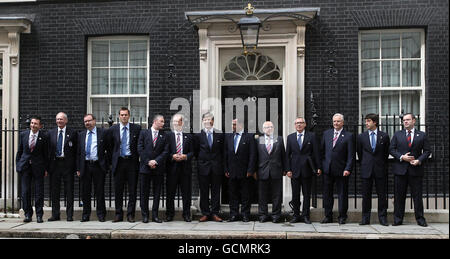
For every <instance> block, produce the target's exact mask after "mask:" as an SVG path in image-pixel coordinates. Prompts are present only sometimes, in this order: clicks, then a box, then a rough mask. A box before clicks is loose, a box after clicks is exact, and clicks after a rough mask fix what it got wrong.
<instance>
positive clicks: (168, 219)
mask: <svg viewBox="0 0 450 259" xmlns="http://www.w3.org/2000/svg"><path fill="white" fill-rule="evenodd" d="M165 221H166V222H170V221H173V216H167V217H166V220H165Z"/></svg>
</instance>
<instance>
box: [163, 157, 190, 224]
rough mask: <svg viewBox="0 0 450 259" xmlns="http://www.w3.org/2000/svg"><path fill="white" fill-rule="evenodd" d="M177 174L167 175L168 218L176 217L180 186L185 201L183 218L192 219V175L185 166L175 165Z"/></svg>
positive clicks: (170, 173)
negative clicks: (185, 169)
mask: <svg viewBox="0 0 450 259" xmlns="http://www.w3.org/2000/svg"><path fill="white" fill-rule="evenodd" d="M175 166H176V169H175V172H169V173H168V174H167V209H166V216H172V217H173V216H174V215H175V196H176V193H177V187H178V186H180V189H181V197H182V199H183V217H191V200H192V174H191V173H186V172H185V171H184V168H183V166H181V165H175Z"/></svg>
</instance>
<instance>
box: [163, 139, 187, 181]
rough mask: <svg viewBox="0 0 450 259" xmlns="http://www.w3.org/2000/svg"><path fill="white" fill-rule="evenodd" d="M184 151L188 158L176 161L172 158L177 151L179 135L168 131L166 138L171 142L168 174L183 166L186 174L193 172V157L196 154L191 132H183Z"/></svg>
mask: <svg viewBox="0 0 450 259" xmlns="http://www.w3.org/2000/svg"><path fill="white" fill-rule="evenodd" d="M182 137H183V153H182V154H184V155H186V156H187V159H186V160H184V161H181V162H176V161H175V160H172V156H173V155H175V154H176V153H177V139H176V138H177V137H176V135H175V133H174V132H168V133H167V135H166V139H167V140H168V142H169V155H168V157H167V161H168V171H167V173H168V174H171V173H172V174H174V173H176V169H177V167H180V166H181V167H183V171H184V173H186V174H192V165H191V162H192V157H193V156H194V140H193V138H192V136H191V134H186V133H184V132H183V135H182Z"/></svg>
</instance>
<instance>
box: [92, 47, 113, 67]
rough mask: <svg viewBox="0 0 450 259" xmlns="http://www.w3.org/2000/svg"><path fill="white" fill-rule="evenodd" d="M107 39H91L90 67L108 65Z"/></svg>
mask: <svg viewBox="0 0 450 259" xmlns="http://www.w3.org/2000/svg"><path fill="white" fill-rule="evenodd" d="M108 49H109V44H108V41H92V67H107V66H108Z"/></svg>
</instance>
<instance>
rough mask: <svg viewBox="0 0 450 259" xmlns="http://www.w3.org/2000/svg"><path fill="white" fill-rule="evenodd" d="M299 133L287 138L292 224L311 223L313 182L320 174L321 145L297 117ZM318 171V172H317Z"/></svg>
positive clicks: (296, 124) (304, 122)
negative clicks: (292, 212)
mask: <svg viewBox="0 0 450 259" xmlns="http://www.w3.org/2000/svg"><path fill="white" fill-rule="evenodd" d="M294 124H295V129H296V130H297V132H294V133H292V134H290V135H289V136H288V137H287V144H286V157H287V163H286V164H287V165H286V167H287V169H286V170H287V171H288V172H287V176H288V177H289V178H291V187H292V206H293V210H294V216H293V217H292V220H291V223H296V222H305V223H306V224H311V221H310V217H309V215H310V199H311V182H312V177H313V176H314V175H315V174H319V171H318V170H317V168H319V167H320V160H319V145H318V143H317V140H316V136H315V135H314V133H312V132H308V131H306V130H305V129H306V121H305V119H304V118H302V117H297V119H295V121H294ZM315 170H317V171H315ZM300 188H301V190H302V193H303V209H302V215H300V205H301V202H300Z"/></svg>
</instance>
